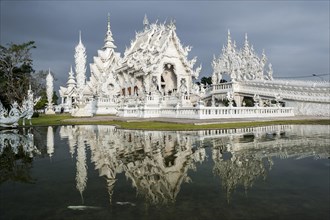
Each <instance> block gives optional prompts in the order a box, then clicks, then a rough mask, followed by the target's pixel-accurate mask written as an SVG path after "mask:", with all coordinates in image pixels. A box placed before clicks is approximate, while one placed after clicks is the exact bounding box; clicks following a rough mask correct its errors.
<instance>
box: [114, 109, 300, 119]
mask: <svg viewBox="0 0 330 220" xmlns="http://www.w3.org/2000/svg"><path fill="white" fill-rule="evenodd" d="M118 116H121V117H141V118H155V117H164V118H188V119H221V118H266V117H289V116H294V111H293V108H290V107H286V108H279V107H233V108H229V107H179V108H174V107H173V108H171V107H167V108H157V107H156V108H153V107H124V108H119V110H118Z"/></svg>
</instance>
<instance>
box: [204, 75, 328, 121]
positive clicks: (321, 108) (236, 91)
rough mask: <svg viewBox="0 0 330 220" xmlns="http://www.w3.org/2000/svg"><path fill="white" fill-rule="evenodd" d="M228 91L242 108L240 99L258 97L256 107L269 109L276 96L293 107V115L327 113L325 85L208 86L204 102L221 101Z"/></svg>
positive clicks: (267, 82) (250, 83)
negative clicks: (267, 107) (258, 102)
mask: <svg viewBox="0 0 330 220" xmlns="http://www.w3.org/2000/svg"><path fill="white" fill-rule="evenodd" d="M228 92H230V93H232V94H233V99H234V101H235V103H236V106H237V107H241V106H244V105H245V103H244V97H254V96H256V95H257V96H259V97H260V106H261V107H262V106H263V105H267V104H268V106H270V107H271V106H272V105H273V104H271V101H274V100H275V99H276V96H280V97H281V101H282V102H283V103H284V104H285V106H286V107H294V110H295V115H323V116H328V115H329V114H330V96H329V94H330V84H329V82H326V81H323V82H312V81H297V80H296V81H295V80H290V81H285V80H275V79H274V80H250V81H239V82H230V83H219V84H215V85H211V86H210V87H209V88H208V89H206V92H205V96H204V98H203V99H204V101H206V102H207V101H211V102H212V100H219V101H220V100H224V99H226V96H227V94H228Z"/></svg>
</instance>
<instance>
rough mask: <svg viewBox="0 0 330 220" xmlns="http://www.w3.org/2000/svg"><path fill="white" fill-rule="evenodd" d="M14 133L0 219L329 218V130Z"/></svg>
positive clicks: (9, 136)
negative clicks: (75, 217) (23, 217)
mask: <svg viewBox="0 0 330 220" xmlns="http://www.w3.org/2000/svg"><path fill="white" fill-rule="evenodd" d="M12 131H13V130H11V131H0V144H1V145H0V147H1V149H0V152H1V174H2V175H1V185H0V194H1V197H0V202H1V205H0V217H1V219H10V218H12V217H15V218H19V217H22V216H28V217H27V219H29V218H31V219H38V218H41V217H42V218H43V219H48V218H49V219H58V218H62V217H63V218H67V219H72V218H73V217H74V216H75V215H79V219H83V218H84V217H86V218H91V217H95V218H118V219H137V218H142V217H143V218H150V219H154V218H159V217H160V216H162V218H163V219H168V218H174V219H176V218H182V217H189V218H191V219H213V218H215V217H222V218H224V219H226V218H234V219H235V218H243V219H245V218H250V219H257V218H279V217H281V218H284V219H292V218H300V219H304V218H305V219H311V218H327V217H328V213H327V210H328V204H329V188H328V185H329V178H328V177H329V160H328V157H329V155H330V153H329V151H330V149H329V140H330V138H329V126H317V125H313V126H307V125H300V126H269V127H260V128H246V129H232V130H213V131H191V132H174V131H173V132H151V131H128V130H120V129H115V128H114V127H111V126H96V125H94V126H62V127H48V128H47V127H34V128H33V129H30V130H24V131H21V130H15V132H12ZM28 182H30V183H33V184H26V183H28ZM17 209H18V210H17ZM160 211H161V212H160ZM45 216H47V217H45ZM146 216H147V217H146Z"/></svg>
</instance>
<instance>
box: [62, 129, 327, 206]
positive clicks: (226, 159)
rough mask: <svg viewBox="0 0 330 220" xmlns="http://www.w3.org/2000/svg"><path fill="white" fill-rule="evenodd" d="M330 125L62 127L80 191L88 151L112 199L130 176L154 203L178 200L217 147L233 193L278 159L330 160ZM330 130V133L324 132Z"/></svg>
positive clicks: (217, 162)
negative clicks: (184, 185)
mask: <svg viewBox="0 0 330 220" xmlns="http://www.w3.org/2000/svg"><path fill="white" fill-rule="evenodd" d="M327 128H328V127H326V126H288V125H285V126H282V125H278V126H268V127H258V128H244V129H226V130H210V131H191V132H158V131H131V130H121V129H116V128H115V127H112V126H97V125H91V126H62V127H61V129H60V136H61V138H66V139H67V140H68V144H69V147H70V152H71V155H73V154H74V152H75V148H76V151H77V176H76V181H77V189H78V190H79V192H80V193H81V194H82V193H83V191H84V189H85V187H86V184H87V172H86V169H87V165H86V153H85V149H86V148H89V149H90V151H91V160H92V162H93V163H94V165H95V169H97V170H98V172H99V176H102V177H104V178H105V179H106V184H107V190H108V193H109V200H110V203H112V195H113V190H114V186H115V184H116V180H117V177H116V176H117V175H118V174H120V173H124V174H125V176H126V177H127V178H128V179H129V180H130V181H131V183H132V186H133V187H134V188H135V189H136V191H137V193H138V195H140V196H142V197H144V198H145V200H146V201H147V203H149V204H167V203H173V202H175V199H176V197H177V195H178V193H179V191H180V187H181V185H182V183H187V182H188V183H189V182H190V181H191V178H190V177H189V176H188V171H189V170H192V171H195V170H196V165H197V164H198V163H203V161H204V160H205V159H206V158H207V157H208V155H207V153H206V149H207V147H209V146H210V147H211V152H212V156H211V158H212V160H213V162H214V167H213V174H214V175H215V176H219V178H220V179H221V184H222V187H223V188H224V190H225V191H226V193H227V199H228V201H229V199H230V194H231V193H232V191H233V190H235V188H237V187H239V186H242V187H244V188H245V189H246V190H247V189H248V188H250V187H251V186H252V185H253V183H254V182H255V181H256V180H257V179H259V178H266V176H267V173H268V172H269V170H270V169H271V168H272V166H273V163H274V162H273V158H274V157H279V158H289V157H294V158H297V159H300V158H304V157H313V158H315V159H318V158H327V157H329V155H330V152H329V147H328V146H329V140H330V139H329V137H328V134H327V133H324V135H323V136H321V137H320V130H322V129H323V130H324V129H327ZM324 131H325V132H326V130H324Z"/></svg>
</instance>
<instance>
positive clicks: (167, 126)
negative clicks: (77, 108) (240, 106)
mask: <svg viewBox="0 0 330 220" xmlns="http://www.w3.org/2000/svg"><path fill="white" fill-rule="evenodd" d="M70 118H73V117H72V116H71V115H69V114H61V115H41V116H40V117H38V118H32V124H33V126H48V125H92V124H93V125H116V126H118V127H120V128H124V129H139V130H177V131H183V130H207V129H221V128H243V127H256V126H266V125H284V124H322V125H330V119H325V120H283V121H279V120H274V121H266V122H233V123H223V124H208V125H193V124H178V123H167V122H152V121H143V122H125V121H93V122H88V121H84V119H83V118H82V119H81V121H79V122H68V121H65V119H70ZM20 124H21V123H20ZM25 124H26V125H29V122H27V121H26V122H25Z"/></svg>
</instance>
